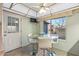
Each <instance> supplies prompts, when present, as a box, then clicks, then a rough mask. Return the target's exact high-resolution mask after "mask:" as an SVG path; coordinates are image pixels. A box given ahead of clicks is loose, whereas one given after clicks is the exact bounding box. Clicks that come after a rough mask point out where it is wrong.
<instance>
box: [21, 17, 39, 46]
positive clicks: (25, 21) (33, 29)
mask: <svg viewBox="0 0 79 59" xmlns="http://www.w3.org/2000/svg"><path fill="white" fill-rule="evenodd" d="M39 32H40V31H39V23H32V22H30V19H29V18H26V17H23V18H22V46H26V45H28V44H29V40H28V34H29V33H32V34H33V35H38V34H39Z"/></svg>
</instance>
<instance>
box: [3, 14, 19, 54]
mask: <svg viewBox="0 0 79 59" xmlns="http://www.w3.org/2000/svg"><path fill="white" fill-rule="evenodd" d="M19 20H20V18H18V17H15V16H8V15H4V18H3V38H4V49H5V51H6V52H8V51H11V50H13V49H16V48H19V47H21V39H20V30H19V29H20V26H19V23H20V22H19Z"/></svg>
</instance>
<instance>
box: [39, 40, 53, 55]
mask: <svg viewBox="0 0 79 59" xmlns="http://www.w3.org/2000/svg"><path fill="white" fill-rule="evenodd" d="M38 48H39V49H42V50H43V56H45V50H46V49H49V50H50V49H52V43H51V40H49V39H39V40H38Z"/></svg>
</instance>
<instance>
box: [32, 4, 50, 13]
mask: <svg viewBox="0 0 79 59" xmlns="http://www.w3.org/2000/svg"><path fill="white" fill-rule="evenodd" d="M33 7H36V8H40V10H39V13H45V12H46V11H47V10H49V8H48V6H46V3H42V4H41V5H40V6H39V5H38V6H33Z"/></svg>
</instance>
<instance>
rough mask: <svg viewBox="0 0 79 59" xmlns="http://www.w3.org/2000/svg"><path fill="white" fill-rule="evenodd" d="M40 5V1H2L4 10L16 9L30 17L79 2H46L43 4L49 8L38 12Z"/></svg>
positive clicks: (73, 5) (75, 4)
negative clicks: (43, 11)
mask: <svg viewBox="0 0 79 59" xmlns="http://www.w3.org/2000/svg"><path fill="white" fill-rule="evenodd" d="M11 5H12V6H11ZM40 6H42V3H13V4H12V3H4V4H3V7H4V9H6V8H7V9H6V10H14V11H18V13H19V12H21V13H23V14H24V15H26V16H30V17H40V16H44V15H48V14H50V11H51V13H54V12H59V11H62V10H66V9H69V8H72V7H76V6H79V3H46V4H45V6H46V7H49V8H50V10H47V11H46V13H43V14H40V13H38V12H39V10H40Z"/></svg>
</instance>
